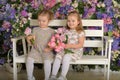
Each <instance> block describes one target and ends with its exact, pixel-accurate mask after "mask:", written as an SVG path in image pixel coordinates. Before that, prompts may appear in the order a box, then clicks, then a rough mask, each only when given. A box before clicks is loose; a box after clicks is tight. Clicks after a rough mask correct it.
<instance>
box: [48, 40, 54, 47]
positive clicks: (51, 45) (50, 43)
mask: <svg viewBox="0 0 120 80" xmlns="http://www.w3.org/2000/svg"><path fill="white" fill-rule="evenodd" d="M48 46H50V47H51V48H54V47H56V43H55V42H54V41H52V42H49V43H48Z"/></svg>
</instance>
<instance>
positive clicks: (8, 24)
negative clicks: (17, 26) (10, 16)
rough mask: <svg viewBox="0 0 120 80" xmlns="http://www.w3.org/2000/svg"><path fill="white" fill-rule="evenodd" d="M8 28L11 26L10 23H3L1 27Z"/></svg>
mask: <svg viewBox="0 0 120 80" xmlns="http://www.w3.org/2000/svg"><path fill="white" fill-rule="evenodd" d="M10 26H11V25H10V22H8V21H4V22H3V25H2V27H3V28H5V29H8V28H9V27H10Z"/></svg>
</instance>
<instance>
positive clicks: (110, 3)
mask: <svg viewBox="0 0 120 80" xmlns="http://www.w3.org/2000/svg"><path fill="white" fill-rule="evenodd" d="M104 3H105V4H106V6H107V7H110V6H112V0H104Z"/></svg>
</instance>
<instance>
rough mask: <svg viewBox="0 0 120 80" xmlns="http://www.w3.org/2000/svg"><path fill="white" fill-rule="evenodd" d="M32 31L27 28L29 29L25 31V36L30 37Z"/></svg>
mask: <svg viewBox="0 0 120 80" xmlns="http://www.w3.org/2000/svg"><path fill="white" fill-rule="evenodd" d="M31 31H32V30H31V28H29V27H27V28H26V29H25V32H24V34H26V35H30V34H31Z"/></svg>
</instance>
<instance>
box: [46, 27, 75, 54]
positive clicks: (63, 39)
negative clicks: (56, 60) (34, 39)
mask: <svg viewBox="0 0 120 80" xmlns="http://www.w3.org/2000/svg"><path fill="white" fill-rule="evenodd" d="M66 31H67V30H66V29H65V28H58V29H57V31H56V34H54V35H53V36H52V38H51V40H50V42H49V43H48V46H49V47H50V48H52V49H53V50H54V51H56V52H60V51H62V50H64V51H65V54H66V53H73V52H72V51H71V50H69V49H66V48H65V44H67V43H68V35H66V34H65V32H66Z"/></svg>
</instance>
